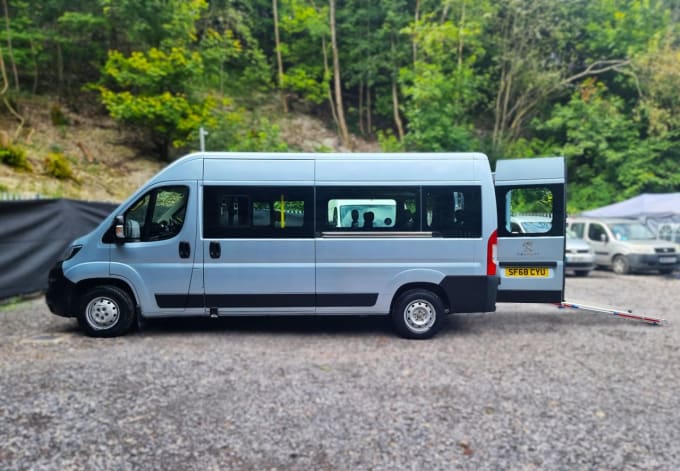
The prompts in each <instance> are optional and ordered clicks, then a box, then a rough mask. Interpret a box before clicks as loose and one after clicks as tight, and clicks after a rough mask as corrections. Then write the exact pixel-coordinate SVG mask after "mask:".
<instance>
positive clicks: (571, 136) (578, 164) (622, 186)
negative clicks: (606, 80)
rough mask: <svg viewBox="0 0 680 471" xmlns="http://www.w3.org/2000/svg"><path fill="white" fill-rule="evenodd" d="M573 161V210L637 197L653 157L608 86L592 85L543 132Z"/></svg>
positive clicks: (583, 86)
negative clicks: (644, 167)
mask: <svg viewBox="0 0 680 471" xmlns="http://www.w3.org/2000/svg"><path fill="white" fill-rule="evenodd" d="M537 127H538V129H539V130H541V131H542V132H543V133H544V134H543V137H544V138H545V139H546V140H552V141H553V142H556V144H555V145H554V146H553V147H552V149H551V150H552V152H553V153H554V154H555V155H564V156H565V157H566V159H567V168H568V175H567V180H568V182H569V210H570V211H575V210H580V209H588V208H593V207H597V206H603V205H605V204H609V203H611V202H612V200H619V199H624V198H626V197H629V196H633V195H635V194H637V192H638V190H639V189H640V186H639V185H637V184H634V185H631V183H634V181H635V175H636V174H637V173H638V172H637V167H638V165H640V164H641V163H642V162H643V161H644V159H645V155H646V154H647V152H648V147H647V145H646V143H645V142H644V141H643V140H641V135H640V129H639V128H638V127H636V126H633V125H632V123H631V121H630V120H629V118H628V116H627V115H626V113H625V104H624V101H623V100H622V99H621V98H620V97H617V96H611V95H609V94H608V93H607V89H606V87H605V86H604V84H603V83H602V82H598V81H597V80H595V79H588V80H586V81H585V82H583V83H582V84H581V86H580V87H579V89H578V90H577V91H576V92H575V93H574V94H573V95H572V97H571V99H570V101H569V102H568V103H567V104H565V105H558V106H556V107H555V108H554V110H553V113H552V115H551V118H550V119H548V120H547V121H546V122H545V123H542V124H540V125H539V126H537Z"/></svg>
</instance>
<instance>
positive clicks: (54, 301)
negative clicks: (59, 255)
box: [45, 262, 75, 317]
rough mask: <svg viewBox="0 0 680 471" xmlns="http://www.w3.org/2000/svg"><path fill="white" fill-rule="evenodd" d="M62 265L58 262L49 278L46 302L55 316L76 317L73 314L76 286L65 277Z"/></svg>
mask: <svg viewBox="0 0 680 471" xmlns="http://www.w3.org/2000/svg"><path fill="white" fill-rule="evenodd" d="M62 263H63V262H58V263H57V264H56V265H55V266H54V267H53V268H52V269H51V270H50V274H49V276H48V278H47V292H46V293H45V302H46V303H47V307H49V308H50V311H52V313H53V314H56V315H57V316H62V317H75V314H73V309H72V307H73V294H74V292H75V284H73V283H71V282H70V281H69V280H67V279H66V277H65V276H64V270H63V269H62Z"/></svg>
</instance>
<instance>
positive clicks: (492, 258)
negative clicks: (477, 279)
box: [486, 231, 498, 276]
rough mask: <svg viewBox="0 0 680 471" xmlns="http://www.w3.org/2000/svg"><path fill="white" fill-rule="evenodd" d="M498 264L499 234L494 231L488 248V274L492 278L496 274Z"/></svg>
mask: <svg viewBox="0 0 680 471" xmlns="http://www.w3.org/2000/svg"><path fill="white" fill-rule="evenodd" d="M497 262H498V232H497V231H493V232H492V233H491V235H490V236H489V242H488V245H487V248H486V274H487V276H492V275H495V274H496V264H497Z"/></svg>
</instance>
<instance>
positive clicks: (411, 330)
mask: <svg viewBox="0 0 680 471" xmlns="http://www.w3.org/2000/svg"><path fill="white" fill-rule="evenodd" d="M443 317H444V303H442V300H441V299H440V298H439V296H437V295H436V294H435V293H433V292H432V291H429V290H426V289H414V290H410V291H406V292H405V293H403V294H402V295H401V296H399V298H398V299H397V301H396V302H395V303H394V307H393V309H392V322H393V324H394V328H395V330H396V331H397V333H399V335H401V336H402V337H405V338H409V339H429V338H430V337H432V336H433V335H434V334H436V333H437V331H438V330H439V329H440V327H441V324H442V322H443Z"/></svg>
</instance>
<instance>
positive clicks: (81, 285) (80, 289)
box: [72, 278, 139, 310]
mask: <svg viewBox="0 0 680 471" xmlns="http://www.w3.org/2000/svg"><path fill="white" fill-rule="evenodd" d="M104 285H112V286H116V287H117V288H120V289H122V290H123V291H125V292H126V293H127V294H128V295H130V297H131V298H132V301H133V303H134V304H135V306H136V308H137V309H139V298H138V297H137V294H136V293H135V290H134V289H132V286H130V285H129V284H128V283H127V282H126V281H124V280H121V279H119V278H87V279H85V280H81V281H79V282H78V283H76V287H75V291H74V296H73V301H72V302H73V306H72V309H74V310H77V307H78V302H79V299H80V297H81V296H82V295H83V294H85V293H86V292H87V291H88V290H90V289H92V288H95V287H97V286H104Z"/></svg>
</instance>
